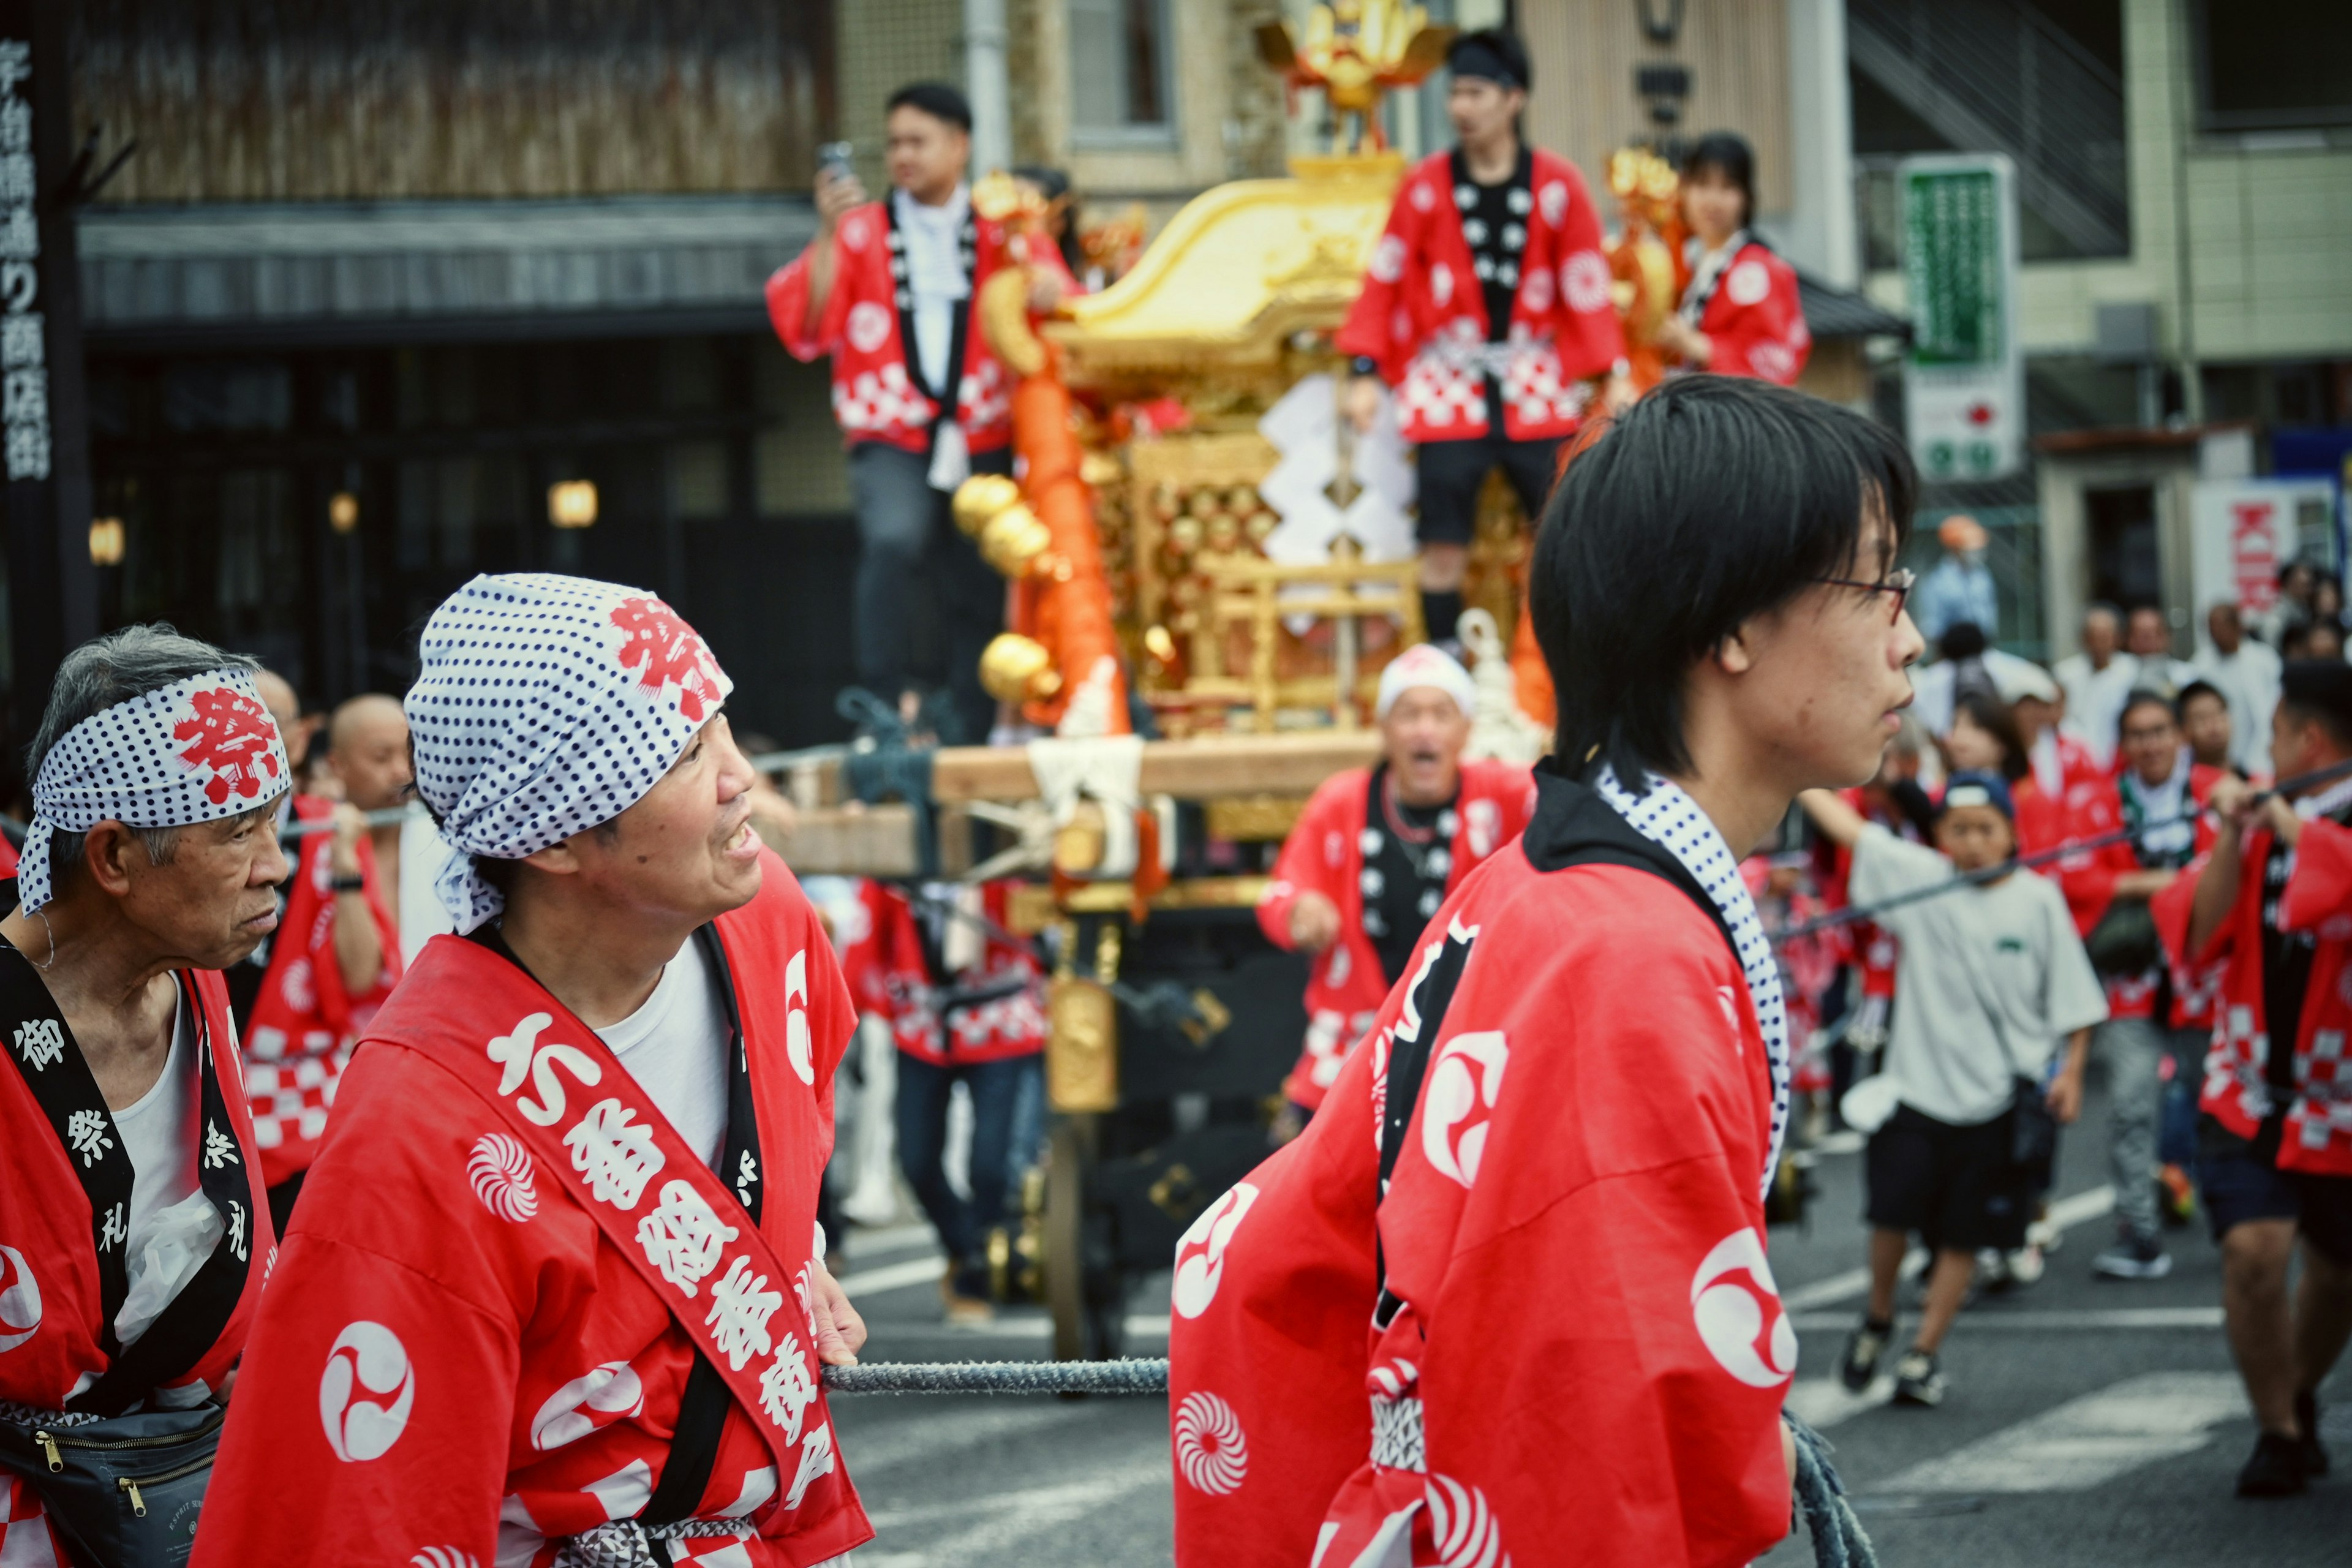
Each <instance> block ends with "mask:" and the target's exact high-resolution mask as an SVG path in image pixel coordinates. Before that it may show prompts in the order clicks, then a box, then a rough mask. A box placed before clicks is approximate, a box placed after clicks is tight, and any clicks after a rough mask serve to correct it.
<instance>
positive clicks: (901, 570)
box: [849, 441, 1013, 746]
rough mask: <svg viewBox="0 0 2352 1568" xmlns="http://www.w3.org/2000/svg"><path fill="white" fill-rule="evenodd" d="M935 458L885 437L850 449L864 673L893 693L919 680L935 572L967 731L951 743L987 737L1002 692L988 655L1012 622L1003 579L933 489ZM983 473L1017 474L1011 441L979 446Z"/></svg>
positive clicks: (975, 459)
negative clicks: (995, 689)
mask: <svg viewBox="0 0 2352 1568" xmlns="http://www.w3.org/2000/svg"><path fill="white" fill-rule="evenodd" d="M930 466H931V460H930V458H929V455H928V454H926V453H922V452H907V451H901V450H900V449H899V448H898V447H892V446H888V445H886V444H885V443H883V442H880V441H860V442H858V443H857V444H856V445H855V446H853V447H850V448H849V483H850V489H851V492H852V494H853V495H854V496H855V497H856V505H857V679H858V681H859V683H860V684H861V685H864V686H865V687H866V688H867V689H870V690H872V691H873V692H874V694H875V695H876V696H877V697H880V698H881V699H883V700H885V701H889V702H895V701H897V700H898V695H899V693H900V692H902V691H905V690H906V689H908V687H909V686H911V685H913V684H914V680H913V667H914V640H915V627H916V617H917V616H918V615H919V614H920V613H921V605H922V600H921V598H920V596H919V595H918V594H917V593H916V592H915V584H916V581H917V579H918V577H919V576H921V575H923V574H929V578H930V583H931V598H930V603H931V604H933V605H936V606H937V611H938V616H939V623H938V624H939V629H940V645H941V650H942V652H943V654H944V656H945V658H946V663H947V689H948V692H949V694H950V698H951V699H952V700H953V702H954V707H955V720H956V727H957V731H958V732H957V733H956V734H954V735H951V736H946V737H943V739H946V740H948V741H950V742H961V743H962V744H965V745H973V746H977V745H983V744H985V743H986V742H987V740H988V731H989V727H990V726H991V725H992V724H993V723H994V722H995V721H996V700H995V699H994V698H992V697H991V696H989V694H988V691H987V689H986V688H984V687H982V685H981V683H980V656H981V652H982V650H983V649H984V648H986V647H988V643H989V639H990V638H992V637H995V636H996V634H997V633H999V632H1001V631H1003V629H1004V579H1003V577H1001V576H999V575H997V573H996V569H995V568H994V567H992V566H991V565H989V563H987V562H985V561H983V560H982V559H981V557H980V547H979V546H978V545H976V544H974V543H973V542H971V540H969V539H966V538H965V537H964V536H963V535H962V534H961V533H959V532H957V531H956V526H955V518H954V515H953V513H952V512H951V511H950V500H951V499H952V498H951V497H950V495H949V494H948V492H946V491H945V490H935V489H932V488H931V485H930V480H929V477H928V476H929V472H930ZM971 469H972V472H974V473H976V474H1009V473H1011V472H1012V471H1013V453H1012V450H1011V448H1009V447H1007V448H1003V449H1001V450H998V451H994V452H975V453H973V454H972V458H971Z"/></svg>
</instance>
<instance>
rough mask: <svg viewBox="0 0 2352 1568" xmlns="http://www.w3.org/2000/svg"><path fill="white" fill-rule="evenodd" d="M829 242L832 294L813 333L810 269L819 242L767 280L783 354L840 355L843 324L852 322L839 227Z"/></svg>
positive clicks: (802, 356)
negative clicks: (810, 318) (831, 252)
mask: <svg viewBox="0 0 2352 1568" xmlns="http://www.w3.org/2000/svg"><path fill="white" fill-rule="evenodd" d="M860 210H863V209H860ZM850 216H856V215H855V214H852V215H850ZM843 221H844V222H847V221H848V219H847V218H844V219H843ZM830 243H831V244H832V246H833V291H832V292H831V293H829V294H827V295H826V296H825V297H824V310H820V311H818V312H817V318H816V324H815V328H814V331H812V330H810V327H809V320H808V301H809V267H810V262H811V261H812V260H813V259H814V257H815V255H816V243H815V242H814V241H812V242H811V243H810V245H809V246H808V247H807V248H806V249H804V250H803V251H802V252H801V253H800V254H799V255H798V256H796V257H794V258H793V259H792V260H790V261H787V262H786V263H784V265H783V266H782V267H780V268H776V271H775V273H774V275H773V276H772V277H771V278H770V279H768V290H767V292H768V321H769V322H770V323H771V324H772V325H773V326H774V328H775V329H776V336H777V337H778V338H779V339H780V340H782V342H783V345H784V352H785V353H789V354H791V355H792V356H793V358H794V359H797V360H814V359H822V358H824V356H825V355H826V354H829V353H836V352H838V351H839V349H840V347H841V344H842V331H843V324H844V323H845V322H846V321H848V319H849V265H850V264H849V253H848V251H847V250H846V249H845V248H844V247H843V246H842V243H841V235H840V230H839V228H838V226H836V227H835V231H834V237H833V239H832V240H831V242H830Z"/></svg>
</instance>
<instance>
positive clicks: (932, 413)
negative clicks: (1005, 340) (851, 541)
mask: <svg viewBox="0 0 2352 1568" xmlns="http://www.w3.org/2000/svg"><path fill="white" fill-rule="evenodd" d="M887 126H888V136H889V142H888V151H887V163H888V167H889V171H890V184H891V187H892V188H891V191H890V193H889V195H888V196H887V198H886V199H885V200H882V201H878V202H877V201H869V200H868V199H867V198H866V190H865V187H864V186H863V185H861V184H859V183H858V181H857V178H856V175H854V174H851V173H850V172H849V170H848V168H847V167H846V165H845V163H841V162H839V161H837V160H835V159H828V160H827V162H826V163H825V165H824V167H823V168H821V169H820V170H819V171H818V174H817V183H816V208H817V233H816V238H815V239H814V240H813V241H811V242H810V244H809V247H808V248H807V249H806V250H803V252H801V254H800V256H799V257H798V258H795V259H794V260H793V261H792V262H791V263H790V264H789V265H787V266H785V267H784V268H781V269H780V270H779V271H778V272H777V273H776V275H775V276H774V277H772V278H771V279H768V314H769V317H770V319H771V320H772V321H773V322H774V323H775V328H776V335H777V336H778V337H780V338H781V339H782V340H783V344H784V348H785V349H786V350H787V351H788V352H789V353H792V355H793V357H794V358H796V359H802V360H814V359H816V358H817V357H818V356H820V355H829V356H831V358H832V360H833V411H834V417H835V419H837V420H838V421H839V422H840V424H841V433H842V436H843V437H844V439H845V441H846V442H847V443H848V447H849V476H850V485H851V488H852V490H853V491H854V493H855V496H856V507H857V538H858V563H857V590H856V605H857V633H856V637H857V678H858V679H859V680H860V681H861V682H862V683H863V684H864V685H866V687H868V688H870V689H873V690H874V691H875V692H876V693H877V694H878V695H880V696H881V697H882V698H883V699H885V700H888V701H899V700H902V699H904V698H905V696H906V695H907V693H908V686H909V684H910V679H909V676H910V668H909V667H910V664H911V658H910V652H911V650H910V647H909V644H910V642H911V640H912V635H913V629H914V624H915V612H914V607H913V605H912V602H911V601H910V600H909V599H908V595H907V588H906V584H907V582H908V578H909V576H910V575H911V574H913V573H914V571H915V570H916V569H917V568H918V567H919V565H921V564H922V563H924V562H925V561H926V560H927V559H928V560H929V563H930V564H931V574H932V584H933V591H934V593H935V594H936V595H937V602H938V607H939V616H940V624H941V626H942V632H943V640H944V643H945V652H946V656H947V679H948V689H949V690H950V692H951V693H953V696H954V702H955V722H956V727H957V729H958V731H960V732H959V733H958V734H957V735H955V736H953V737H950V739H954V740H961V741H964V742H971V743H973V744H979V743H981V742H985V741H986V740H987V738H988V731H989V728H990V725H991V723H992V720H993V718H994V716H995V710H996V709H995V703H994V701H993V700H992V699H991V698H990V697H989V695H988V693H987V691H986V690H985V689H982V686H981V683H980V655H981V650H982V648H984V647H987V646H988V641H989V639H990V638H991V637H994V636H995V635H996V634H997V633H998V632H1000V631H1002V630H1003V629H1004V584H1003V580H1002V579H1001V578H999V577H998V576H997V574H996V573H995V572H994V571H993V570H992V569H991V568H990V567H989V565H988V564H987V563H985V562H984V561H982V559H981V556H980V552H979V550H978V549H977V548H976V547H975V546H974V545H973V544H972V542H971V541H970V540H967V539H965V538H963V537H962V536H961V535H960V534H959V533H957V532H956V531H955V528H954V526H953V521H952V519H951V518H950V514H949V510H948V502H949V498H950V496H951V495H952V494H953V493H954V490H955V488H956V486H957V485H959V484H961V483H962V482H963V480H964V479H966V478H967V477H968V476H970V475H971V474H973V473H995V474H1005V473H1011V472H1012V471H1013V453H1012V438H1013V423H1012V410H1013V376H1012V375H1011V374H1010V373H1008V372H1007V371H1006V370H1005V368H1004V366H1003V364H1002V363H999V362H998V360H997V358H996V355H995V353H994V352H993V351H992V350H991V348H990V347H989V344H988V340H987V338H986V336H985V335H984V334H983V333H982V332H981V331H979V329H978V326H977V324H976V322H975V321H974V320H973V310H972V306H973V304H974V302H975V301H976V300H978V299H979V297H980V291H981V289H982V287H983V286H984V285H985V284H986V283H987V281H988V279H990V278H991V277H992V276H994V274H995V273H996V272H997V271H998V270H999V269H1001V268H1005V267H1008V266H1020V265H1024V264H1026V265H1027V266H1029V267H1030V268H1031V269H1032V276H1033V278H1034V282H1033V284H1032V285H1031V288H1030V295H1029V303H1030V308H1031V309H1032V310H1036V311H1039V312H1041V313H1042V312H1045V311H1048V310H1052V309H1053V308H1054V307H1055V304H1057V303H1058V302H1059V301H1060V300H1061V298H1062V295H1063V292H1064V291H1065V289H1066V288H1067V287H1068V286H1069V277H1068V274H1067V273H1066V271H1065V270H1064V268H1063V266H1062V261H1061V258H1060V257H1059V256H1058V255H1057V254H1056V253H1055V252H1054V250H1053V249H1052V247H1038V249H1039V254H1037V255H1035V256H1024V255H1023V254H1021V253H1020V250H1021V247H1020V244H1019V242H1018V240H1017V239H1016V238H1015V237H1013V236H1011V235H1009V234H1008V233H1007V232H1006V230H1005V228H1004V226H1003V225H1002V224H1000V223H997V222H995V221H993V220H992V219H990V218H987V217H983V216H981V215H980V214H978V213H975V212H974V211H973V210H972V205H971V187H970V185H969V184H967V183H966V174H967V172H968V169H969V165H970V163H971V104H970V103H968V102H966V101H965V100H964V96H963V94H962V93H961V92H959V91H957V90H956V89H954V88H952V87H949V86H947V85H946V84H944V83H941V82H916V83H914V84H912V85H910V86H908V87H902V88H900V89H898V91H897V92H895V93H892V94H891V95H890V104H889V118H888V121H887Z"/></svg>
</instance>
